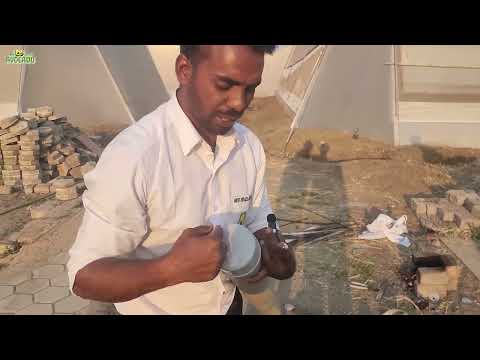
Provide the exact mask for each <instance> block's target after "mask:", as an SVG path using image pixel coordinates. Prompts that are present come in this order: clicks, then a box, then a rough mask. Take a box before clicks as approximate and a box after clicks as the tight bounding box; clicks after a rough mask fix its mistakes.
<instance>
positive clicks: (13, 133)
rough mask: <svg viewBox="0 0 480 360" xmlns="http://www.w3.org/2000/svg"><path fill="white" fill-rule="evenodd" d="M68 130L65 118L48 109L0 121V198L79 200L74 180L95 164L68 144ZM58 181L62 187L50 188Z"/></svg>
mask: <svg viewBox="0 0 480 360" xmlns="http://www.w3.org/2000/svg"><path fill="white" fill-rule="evenodd" d="M71 129H72V126H71V124H70V123H69V122H68V121H67V117H66V116H63V115H56V114H54V111H53V108H52V107H51V106H42V107H38V108H30V109H27V112H26V113H21V114H19V115H15V116H11V117H8V118H4V119H0V150H1V151H0V166H1V177H0V194H10V193H12V192H15V191H23V192H25V193H26V194H32V193H38V194H48V193H52V192H56V197H57V198H58V199H59V200H71V199H74V198H76V197H78V192H77V191H76V189H77V186H76V180H78V181H80V180H81V179H82V178H83V176H84V175H85V174H86V173H87V172H89V171H91V170H92V169H93V168H94V167H95V162H93V161H89V160H90V159H88V158H85V157H82V156H81V154H80V153H79V152H80V150H81V149H77V148H76V146H75V144H74V143H73V142H72V141H71V140H69V138H68V136H67V134H68V132H69V131H70V130H71ZM77 150H79V151H77ZM57 178H58V180H61V181H59V183H60V184H63V186H62V185H61V186H52V185H53V183H54V182H55V180H56V179H57ZM65 179H69V181H64V180H65ZM72 182H73V184H72ZM65 184H67V185H65Z"/></svg>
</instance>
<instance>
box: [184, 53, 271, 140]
mask: <svg viewBox="0 0 480 360" xmlns="http://www.w3.org/2000/svg"><path fill="white" fill-rule="evenodd" d="M274 50H275V46H272V45H182V46H180V55H179V56H178V58H177V61H176V73H177V78H178V81H179V83H180V88H181V91H182V93H183V94H182V96H183V97H184V99H183V100H185V102H184V104H183V105H184V107H186V109H184V110H185V111H186V112H187V115H189V117H190V118H191V120H192V121H193V122H194V123H195V125H196V127H197V128H200V129H199V130H203V131H205V132H208V135H215V136H216V135H224V134H226V133H227V132H228V131H229V130H230V129H231V128H232V126H233V125H234V123H235V121H236V120H238V119H239V118H240V117H241V116H242V114H243V112H244V111H245V109H246V108H247V107H248V106H249V104H250V102H251V101H252V99H253V96H254V94H255V89H256V87H257V86H258V85H260V83H261V81H262V72H263V65H264V55H265V53H267V54H272V53H273V51H274Z"/></svg>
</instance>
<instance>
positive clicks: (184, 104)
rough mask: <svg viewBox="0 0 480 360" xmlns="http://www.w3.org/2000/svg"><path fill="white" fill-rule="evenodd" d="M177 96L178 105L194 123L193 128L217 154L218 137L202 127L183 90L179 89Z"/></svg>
mask: <svg viewBox="0 0 480 360" xmlns="http://www.w3.org/2000/svg"><path fill="white" fill-rule="evenodd" d="M175 96H176V97H177V101H178V104H179V105H180V107H181V108H182V110H183V112H184V113H185V115H186V116H187V118H188V119H189V120H190V122H191V123H192V125H193V127H194V128H195V129H196V130H197V131H198V133H199V134H200V136H201V137H202V138H203V139H204V140H205V141H206V142H207V144H208V145H210V147H211V149H212V151H213V152H215V147H216V144H217V135H215V134H213V135H212V134H210V133H209V132H208V131H207V130H205V129H204V128H203V127H202V126H201V125H200V122H199V121H197V119H196V117H195V116H194V115H193V113H192V111H191V107H190V102H189V101H188V98H187V95H186V94H185V92H184V91H182V89H178V90H177V91H176V94H175Z"/></svg>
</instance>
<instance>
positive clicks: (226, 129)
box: [215, 123, 235, 135]
mask: <svg viewBox="0 0 480 360" xmlns="http://www.w3.org/2000/svg"><path fill="white" fill-rule="evenodd" d="M233 125H235V123H233V124H232V125H231V126H217V127H216V129H215V130H216V133H217V135H226V134H228V132H230V130H232V129H233Z"/></svg>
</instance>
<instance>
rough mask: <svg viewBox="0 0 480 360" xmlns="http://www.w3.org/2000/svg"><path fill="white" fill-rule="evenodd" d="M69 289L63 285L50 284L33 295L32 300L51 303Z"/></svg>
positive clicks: (61, 297)
mask: <svg viewBox="0 0 480 360" xmlns="http://www.w3.org/2000/svg"><path fill="white" fill-rule="evenodd" d="M69 293H70V292H69V290H68V288H67V287H64V286H51V287H48V288H46V289H43V290H42V291H40V292H38V293H36V294H35V295H34V300H35V302H36V303H39V304H53V303H55V302H57V301H58V300H61V299H63V298H65V297H67V296H68V295H69Z"/></svg>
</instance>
